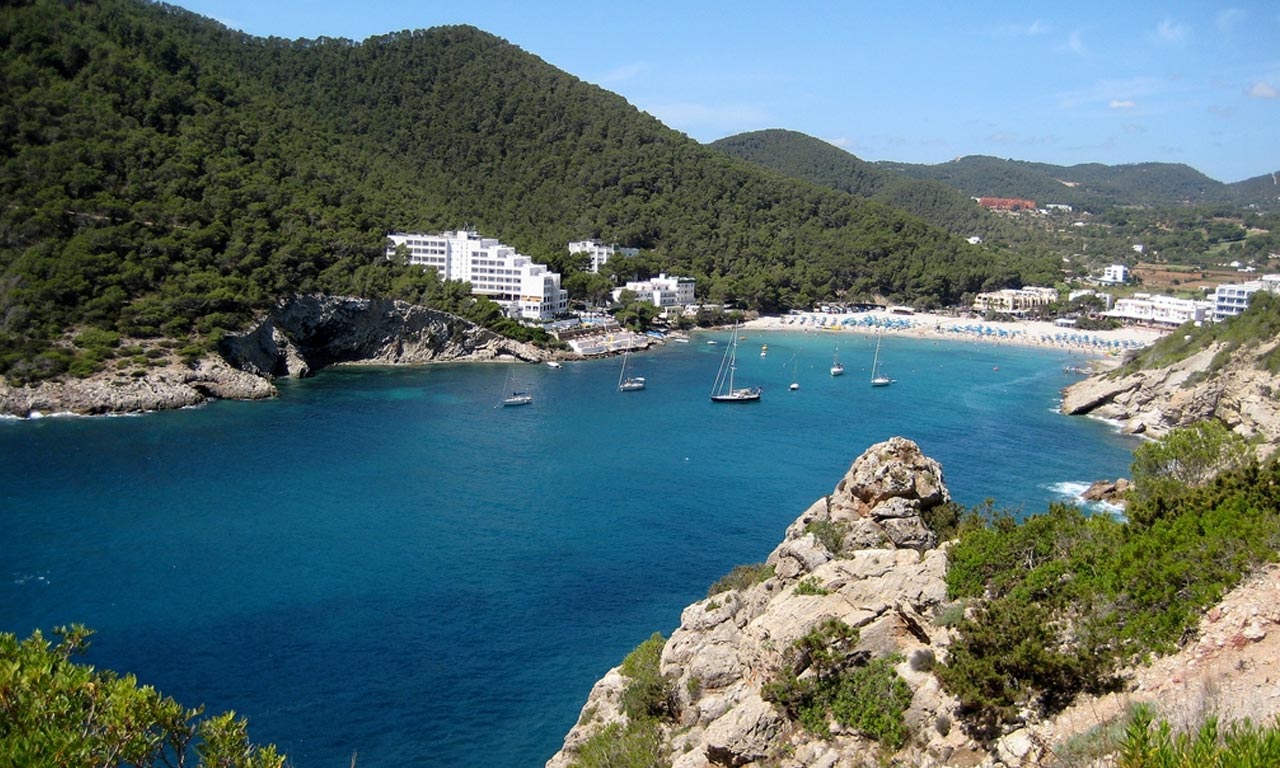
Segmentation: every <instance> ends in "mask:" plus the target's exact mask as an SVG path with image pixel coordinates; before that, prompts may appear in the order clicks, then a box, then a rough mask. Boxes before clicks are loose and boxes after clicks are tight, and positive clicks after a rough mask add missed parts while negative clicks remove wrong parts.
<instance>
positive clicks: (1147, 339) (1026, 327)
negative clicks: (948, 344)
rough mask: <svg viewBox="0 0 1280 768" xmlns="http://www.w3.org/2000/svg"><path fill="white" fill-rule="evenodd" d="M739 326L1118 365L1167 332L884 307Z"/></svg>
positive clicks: (780, 317) (770, 318) (769, 317)
mask: <svg viewBox="0 0 1280 768" xmlns="http://www.w3.org/2000/svg"><path fill="white" fill-rule="evenodd" d="M742 327H743V328H745V329H750V330H758V331H792V332H796V331H799V332H802V333H857V334H863V335H875V334H878V333H885V334H897V335H902V336H910V337H912V338H917V339H932V340H939V341H968V342H975V343H980V344H997V345H999V344H1009V345H1013V346H1023V347H1035V348H1041V349H1045V348H1047V349H1057V350H1064V351H1069V352H1083V353H1087V354H1088V355H1090V356H1092V357H1094V358H1096V359H1098V360H1099V361H1102V362H1104V363H1107V364H1109V365H1119V364H1120V362H1121V360H1122V359H1123V357H1124V353H1126V352H1130V351H1135V350H1139V349H1142V348H1144V347H1148V346H1150V345H1152V344H1154V343H1155V342H1156V341H1158V340H1160V339H1161V338H1163V337H1164V336H1165V335H1167V334H1168V333H1169V331H1163V330H1158V329H1155V328H1141V327H1137V326H1125V327H1123V328H1116V329H1113V330H1106V331H1081V330H1076V329H1074V328H1064V327H1060V326H1057V325H1054V324H1053V323H1050V322H1045V321H1043V320H1015V321H1000V320H977V319H971V318H957V317H950V316H947V315H937V314H932V313H928V312H916V313H914V314H910V315H902V314H895V313H892V312H888V311H884V310H877V311H871V312H856V313H843V314H834V313H832V314H828V313H824V312H803V313H800V314H793V315H765V316H761V317H759V318H756V319H755V320H748V321H747V322H745V323H743V326H742Z"/></svg>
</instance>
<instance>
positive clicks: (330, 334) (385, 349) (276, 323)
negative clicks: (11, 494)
mask: <svg viewBox="0 0 1280 768" xmlns="http://www.w3.org/2000/svg"><path fill="white" fill-rule="evenodd" d="M557 354H558V353H554V352H550V351H547V350H544V349H540V348H538V347H535V346H533V345H530V344H525V343H522V342H519V341H513V340H511V339H508V338H505V337H503V336H500V335H499V334H496V333H494V332H492V331H489V330H487V329H484V328H481V327H480V326H478V325H476V324H474V323H472V322H470V321H468V320H464V319H463V318H460V317H457V316H456V315H451V314H449V313H447V312H440V311H437V310H433V309H428V308H426V307H422V306H418V305H414V304H408V303H406V302H401V301H389V300H372V299H359V298H349V297H340V296H297V297H293V298H290V299H286V300H283V301H281V302H280V303H279V304H277V305H276V306H275V307H274V308H273V309H272V310H271V311H270V312H268V313H267V314H266V316H265V317H263V318H262V319H260V320H259V321H258V322H256V323H254V324H253V325H252V326H251V327H250V328H249V329H248V330H246V331H245V332H244V333H241V334H229V335H227V336H226V337H224V338H223V339H222V341H221V343H220V344H219V347H218V354H216V355H210V356H208V357H205V358H203V359H200V360H197V361H195V362H192V363H186V362H181V361H179V360H177V359H173V358H170V359H164V360H161V361H158V362H152V363H150V364H148V365H147V366H146V367H134V366H127V367H123V368H122V367H111V366H108V367H107V368H106V369H105V370H103V371H101V372H99V373H97V374H94V375H92V376H88V377H85V378H64V379H62V380H54V381H45V382H41V383H39V384H36V385H28V386H11V385H9V384H6V383H2V382H0V413H2V414H5V415H10V416H21V417H30V416H35V415H40V414H51V413H75V414H82V415H99V414H119V413H137V412H143V411H158V410H168V409H173V408H184V407H187V406H192V405H199V404H200V403H203V402H206V401H207V400H210V399H214V398H220V399H234V400H257V399H263V398H269V397H274V396H275V394H276V389H275V386H274V385H273V384H272V383H271V380H272V379H274V378H276V377H279V376H293V377H300V376H309V375H311V374H312V373H314V372H315V371H318V370H320V369H321V368H324V367H326V366H330V365H339V364H370V365H413V364H422V363H431V362H454V361H463V360H477V361H488V360H500V359H503V360H522V361H526V362H538V361H543V360H548V359H551V358H552V357H554V356H555V355H557Z"/></svg>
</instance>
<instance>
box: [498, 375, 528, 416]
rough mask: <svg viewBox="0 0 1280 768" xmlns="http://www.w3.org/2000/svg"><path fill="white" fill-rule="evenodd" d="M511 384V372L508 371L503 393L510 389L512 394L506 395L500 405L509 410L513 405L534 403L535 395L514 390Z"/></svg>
mask: <svg viewBox="0 0 1280 768" xmlns="http://www.w3.org/2000/svg"><path fill="white" fill-rule="evenodd" d="M511 382H512V376H511V370H510V369H507V381H506V382H505V384H504V385H503V387H502V391H503V392H506V391H507V390H508V389H510V390H511V394H509V395H506V396H505V397H503V398H502V402H501V403H500V405H501V406H502V407H503V408H508V407H511V406H513V405H528V404H529V403H532V402H533V395H531V394H529V393H528V392H526V391H524V390H522V389H516V388H514V387H513V386H512V383H511Z"/></svg>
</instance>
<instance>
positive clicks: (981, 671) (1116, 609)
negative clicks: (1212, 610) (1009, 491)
mask: <svg viewBox="0 0 1280 768" xmlns="http://www.w3.org/2000/svg"><path fill="white" fill-rule="evenodd" d="M1175 482H1176V481H1175ZM1175 487H1176V489H1177V490H1174V489H1175ZM1147 504H1150V505H1155V506H1154V508H1147V507H1146V506H1144V505H1147ZM1131 513H1133V514H1135V515H1137V516H1138V517H1140V518H1141V520H1142V521H1141V522H1136V521H1135V522H1132V523H1125V522H1122V521H1119V520H1116V519H1113V518H1111V517H1107V516H1089V515H1086V514H1085V513H1084V512H1082V511H1081V510H1079V509H1078V508H1075V507H1069V506H1063V505H1053V506H1051V507H1050V509H1049V511H1048V512H1047V513H1045V514H1042V515H1035V516H1032V517H1029V518H1027V519H1025V520H1023V521H1021V522H1017V521H1015V520H1013V519H1012V518H1011V517H1009V516H1008V515H1004V514H994V513H991V512H990V510H987V511H986V512H985V513H978V514H976V515H975V516H974V517H973V518H971V519H970V521H969V522H967V523H966V524H965V525H964V526H962V533H961V535H960V538H959V540H958V541H957V542H955V544H953V546H952V547H951V548H950V550H949V551H948V559H949V563H950V567H949V570H948V573H947V587H948V591H949V593H950V595H951V596H952V597H960V598H966V599H970V600H975V599H981V600H983V601H984V602H982V603H980V604H978V606H977V607H976V608H975V609H974V612H973V615H972V617H971V618H970V619H965V620H963V621H961V622H960V623H959V624H958V625H957V633H956V634H957V636H956V640H955V642H954V643H953V644H952V646H951V649H950V651H949V653H948V658H947V663H946V664H945V665H943V666H942V667H941V668H940V669H939V670H938V672H937V674H938V677H939V679H940V680H941V681H942V683H943V684H944V686H946V687H947V689H948V690H950V691H951V692H952V693H953V694H954V695H955V696H957V698H959V699H960V701H961V706H962V712H963V715H964V718H965V720H966V723H967V725H968V727H969V729H970V731H971V732H973V733H974V734H975V735H977V736H979V737H989V736H991V735H994V734H995V733H997V732H998V730H999V727H1000V725H1001V723H1002V722H1004V721H1006V720H1007V719H1009V718H1010V717H1012V716H1013V715H1014V714H1015V712H1016V711H1017V709H1018V708H1019V707H1021V706H1023V705H1027V704H1032V705H1035V706H1038V707H1040V708H1042V709H1044V710H1047V711H1053V710H1056V709H1058V708H1060V707H1062V706H1064V705H1065V704H1067V703H1069V702H1070V700H1071V699H1072V698H1073V697H1074V696H1075V695H1076V694H1077V693H1079V692H1081V691H1101V690H1106V689H1108V688H1110V687H1111V686H1112V685H1113V684H1115V683H1116V682H1117V680H1116V678H1115V674H1116V670H1117V669H1118V668H1119V667H1120V666H1121V665H1123V664H1126V663H1129V662H1131V661H1133V660H1135V659H1140V658H1142V657H1144V656H1146V655H1148V654H1150V653H1152V652H1156V651H1161V652H1163V651H1167V650H1170V649H1171V648H1173V647H1174V646H1175V644H1176V643H1177V642H1178V641H1179V640H1180V639H1181V638H1182V637H1184V636H1185V634H1186V632H1187V631H1188V630H1190V629H1191V628H1192V627H1193V626H1194V622H1195V620H1196V619H1197V618H1198V616H1199V615H1200V613H1201V612H1202V611H1203V610H1205V609H1206V608H1207V607H1208V606H1210V605H1212V604H1213V603H1214V602H1216V601H1217V600H1218V599H1220V597H1221V595H1222V594H1223V593H1224V592H1225V591H1226V590H1227V589H1230V588H1231V587H1232V586H1234V585H1235V584H1237V583H1238V582H1239V580H1240V578H1241V577H1242V576H1243V575H1244V574H1245V573H1247V572H1249V571H1250V570H1251V569H1252V568H1254V567H1256V566H1257V565H1259V564H1261V563H1265V562H1269V561H1272V560H1274V559H1276V557H1277V552H1278V551H1280V462H1275V461H1273V462H1271V463H1270V464H1268V465H1267V466H1265V467H1260V466H1258V465H1257V464H1247V465H1244V466H1241V467H1238V468H1235V469H1231V470H1229V471H1224V472H1222V473H1221V474H1219V475H1218V476H1217V477H1216V478H1214V479H1213V480H1212V481H1211V482H1208V483H1206V484H1204V485H1201V486H1189V485H1186V484H1181V485H1176V486H1173V485H1171V486H1170V487H1169V489H1167V490H1166V492H1163V493H1161V494H1160V495H1159V496H1157V497H1155V499H1154V500H1153V501H1150V502H1145V501H1144V502H1142V503H1141V504H1139V505H1136V506H1133V507H1131Z"/></svg>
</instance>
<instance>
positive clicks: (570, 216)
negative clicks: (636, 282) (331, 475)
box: [0, 0, 1057, 378]
mask: <svg viewBox="0 0 1280 768" xmlns="http://www.w3.org/2000/svg"><path fill="white" fill-rule="evenodd" d="M0 76H2V77H3V78H4V80H3V82H4V87H3V88H0V127H2V128H3V129H2V130H0V199H2V200H3V202H4V205H3V206H2V207H0V373H3V374H5V375H10V376H15V375H16V376H19V377H21V378H32V377H35V378H39V377H41V376H46V375H55V374H57V373H60V372H61V371H63V370H66V369H67V366H68V359H67V354H64V352H62V351H59V349H62V347H60V346H59V345H58V344H56V343H55V342H58V340H59V339H63V338H65V334H67V333H68V332H72V331H75V332H77V333H78V332H80V331H81V330H83V329H85V328H95V329H99V330H102V331H106V332H108V333H107V335H106V336H103V335H98V336H96V337H95V338H98V339H99V340H100V341H101V340H102V339H107V340H108V341H106V342H102V343H101V344H100V345H99V346H104V345H106V344H108V343H109V340H110V338H111V336H110V334H114V333H119V334H125V335H132V336H152V337H157V336H158V337H168V338H171V339H176V340H179V341H180V342H181V343H187V342H190V341H196V342H198V341H199V340H200V339H206V340H207V339H210V338H214V337H216V336H217V335H218V333H220V332H221V330H223V329H228V330H229V329H233V328H237V327H242V326H243V324H244V323H245V322H246V321H247V320H248V319H249V318H250V317H251V316H252V315H253V314H254V313H256V312H260V311H261V310H262V309H264V308H265V307H268V306H270V305H271V304H272V303H273V302H275V301H276V300H277V299H278V298H280V297H281V296H285V295H291V294H296V293H311V292H333V293H342V294H346V295H363V296H369V297H371V298H407V299H410V300H423V299H431V300H435V299H438V298H440V297H441V296H445V297H450V296H451V297H452V300H453V301H454V303H455V304H458V305H459V306H464V304H462V303H460V302H463V301H464V297H459V296H457V295H453V294H449V292H448V291H441V290H440V289H439V287H438V286H434V285H432V284H431V281H430V280H426V279H425V278H423V277H422V276H421V273H410V272H408V271H406V270H403V269H401V268H399V267H396V266H395V265H390V264H388V263H387V262H386V260H385V259H383V258H382V248H383V239H384V237H385V234H386V233H387V232H388V231H391V230H402V229H445V228H455V227H459V226H462V225H470V226H473V227H475V228H476V229H478V230H480V231H481V232H483V233H484V234H486V235H490V236H494V237H498V238H501V239H502V240H504V241H506V242H508V243H510V244H512V245H514V246H516V247H518V248H520V249H521V250H522V251H524V252H526V253H528V254H529V255H531V256H534V257H535V258H541V259H547V258H551V257H553V256H556V255H558V254H561V253H563V252H564V248H565V244H566V243H568V242H569V241H570V240H574V239H580V238H583V237H601V238H604V239H606V240H609V241H616V242H618V243H620V244H624V245H631V246H637V247H639V248H642V249H644V250H645V251H646V252H647V253H646V254H645V255H643V256H642V257H641V258H640V259H639V260H637V261H636V262H635V265H633V268H634V269H636V270H639V271H656V270H658V269H667V270H672V271H676V272H679V273H682V274H690V275H693V276H695V277H697V278H698V279H699V290H700V295H701V296H703V297H706V298H710V299H711V300H722V301H729V300H732V301H737V302H740V303H742V304H744V305H746V306H750V307H758V308H761V309H778V308H782V307H787V306H806V305H809V304H810V303H812V302H813V301H816V300H818V299H822V298H827V297H835V296H850V297H863V296H874V295H881V296H887V297H890V298H894V299H902V300H910V301H915V302H922V303H924V304H926V305H927V304H928V303H930V302H944V303H945V302H953V301H957V300H958V299H959V298H960V297H961V296H962V295H963V294H964V293H966V292H971V291H975V290H981V289H983V288H990V287H996V286H1002V285H1016V284H1020V283H1023V282H1035V281H1038V280H1044V279H1051V278H1052V277H1053V276H1054V275H1055V274H1056V268H1057V265H1056V264H1055V263H1054V262H1053V260H1052V259H1049V258H1044V257H1041V256H1026V255H1023V256H1014V255H1012V254H1008V253H1000V254H997V255H996V256H995V257H993V255H992V253H990V252H989V251H984V250H982V249H978V248H974V247H972V246H970V245H968V244H967V243H965V242H964V241H963V240H961V239H960V238H957V237H954V236H952V235H950V234H948V233H946V232H944V231H943V230H941V229H939V228H936V227H933V226H930V225H929V224H927V223H925V222H924V221H922V220H921V219H919V218H916V217H913V216H910V215H907V214H904V213H902V212H900V211H897V210H894V209H892V208H889V207H888V206H885V205H882V204H880V203H877V202H875V201H868V200H863V199H859V198H856V197H854V196H851V195H849V194H845V193H842V192H838V191H835V190H830V189H823V188H819V187H816V186H813V185H812V184H807V183H803V182H799V181H795V180H790V179H785V178H782V177H780V176H779V175H777V174H773V173H769V172H766V171H763V170H761V169H759V168H757V167H755V166H752V165H749V164H747V163H745V162H742V161H738V160H734V159H731V158H728V157H726V156H725V155H723V154H721V153H719V152H716V151H715V150H712V149H710V148H708V147H704V146H702V145H700V144H698V143H697V142H694V141H692V140H690V139H688V138H687V137H685V136H684V135H682V134H680V133H677V132H675V131H672V130H670V129H668V128H666V127H665V126H663V125H662V124H660V123H659V122H658V121H656V120H654V119H653V118H652V117H649V116H647V115H645V114H643V113H641V112H639V111H638V110H636V109H635V108H633V107H632V106H630V105H629V104H628V103H627V102H626V101H625V100H624V99H622V98H621V97H619V96H616V95H615V94H612V93H609V92H607V91H605V90H603V89H601V88H598V87H595V86H592V85H590V84H587V83H584V82H582V81H581V80H579V79H577V78H575V77H573V76H572V75H569V74H567V73H565V72H562V71H560V70H557V69H555V68H554V67H551V66H549V65H548V64H546V63H545V62H543V61H542V60H540V59H538V58H537V57H535V56H532V55H530V54H528V53H526V52H524V51H522V50H520V49H518V48H516V47H515V46H512V45H510V44H508V43H506V42H504V41H502V40H500V39H498V38H496V37H494V36H492V35H489V34H486V33H484V32H482V31H480V30H477V29H474V28H469V27H446V28H437V29H430V30H417V31H412V32H400V33H395V34H390V35H385V36H380V37H373V38H370V39H368V40H366V41H364V42H363V43H354V42H352V41H349V40H335V39H320V40H296V41H288V40H282V39H277V38H271V39H263V38H256V37H253V36H249V35H245V34H242V33H238V32H234V31H231V30H229V29H227V28H225V27H223V26H222V25H220V24H217V23H215V22H213V21H210V20H208V19H204V18H201V17H199V16H197V15H195V14H191V13H188V12H186V11H183V10H181V9H178V8H175V7H172V6H165V5H157V4H151V3H146V2H141V1H140V0H101V2H97V3H62V2H55V1H54V0H28V1H27V2H19V3H8V4H5V6H4V7H3V8H2V9H0ZM415 275H416V276H415ZM482 319H483V318H482ZM33 361H34V362H33ZM82 362H83V361H82ZM90 367H92V366H90ZM82 369H83V366H82Z"/></svg>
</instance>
